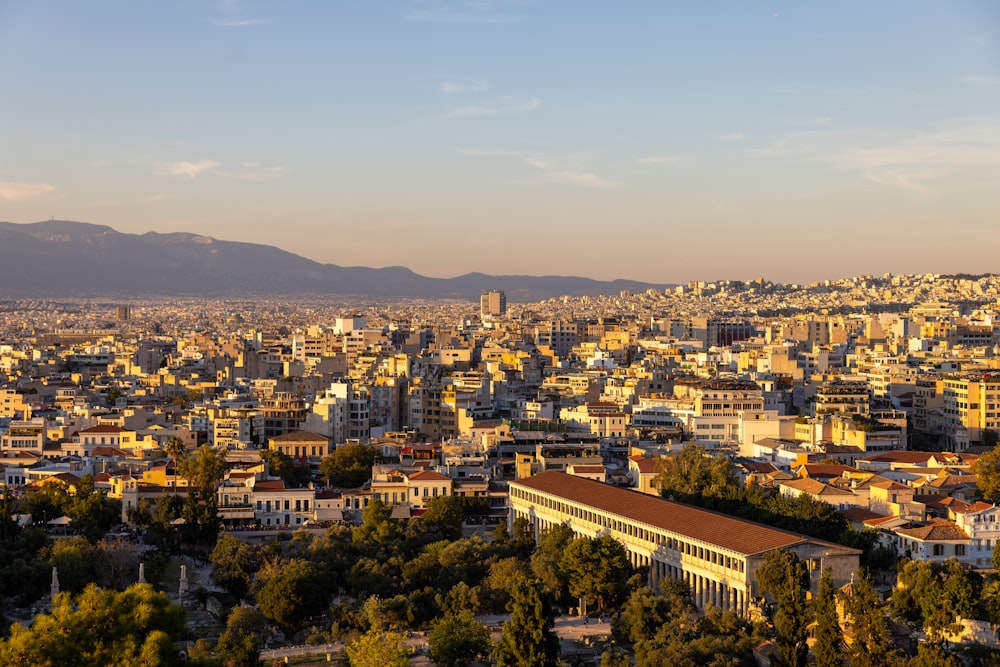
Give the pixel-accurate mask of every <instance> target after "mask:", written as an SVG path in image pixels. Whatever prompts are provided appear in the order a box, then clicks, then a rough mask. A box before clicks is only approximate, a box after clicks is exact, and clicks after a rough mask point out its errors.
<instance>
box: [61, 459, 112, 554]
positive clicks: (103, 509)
mask: <svg viewBox="0 0 1000 667" xmlns="http://www.w3.org/2000/svg"><path fill="white" fill-rule="evenodd" d="M64 509H65V511H66V514H67V515H69V517H70V518H72V519H73V527H74V528H76V529H77V530H79V531H80V532H82V533H83V535H84V536H85V537H86V538H87V539H88V540H89V541H90V542H91V543H94V542H97V540H99V539H101V537H103V536H104V535H105V534H107V532H108V531H109V530H111V528H112V526H115V525H117V524H119V523H121V518H122V505H121V501H120V500H114V499H110V498H108V497H107V496H106V495H105V493H104V491H103V490H98V489H95V488H94V478H93V477H92V476H91V475H89V474H87V475H84V476H83V477H81V478H80V482H79V483H78V484H77V486H76V494H75V495H74V496H73V497H72V499H70V501H69V502H68V504H67V505H66V506H65V507H64Z"/></svg>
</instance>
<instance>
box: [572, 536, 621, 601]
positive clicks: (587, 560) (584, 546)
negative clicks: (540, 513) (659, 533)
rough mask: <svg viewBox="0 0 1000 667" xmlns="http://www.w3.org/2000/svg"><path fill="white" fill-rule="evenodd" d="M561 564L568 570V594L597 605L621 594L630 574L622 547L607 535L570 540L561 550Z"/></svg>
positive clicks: (618, 597)
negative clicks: (564, 548)
mask: <svg viewBox="0 0 1000 667" xmlns="http://www.w3.org/2000/svg"><path fill="white" fill-rule="evenodd" d="M562 566H563V569H564V570H565V571H566V572H567V573H568V574H569V582H568V583H569V592H570V595H572V596H574V597H578V598H584V599H585V600H587V602H588V603H596V604H597V606H598V608H600V609H603V608H604V606H605V604H606V603H608V602H611V603H615V602H617V601H619V600H621V599H623V598H624V596H625V594H626V592H627V590H628V586H627V582H628V578H629V577H630V576H631V575H632V565H631V563H630V562H629V560H628V554H627V553H626V551H625V547H624V546H622V543H621V542H619V541H618V540H616V539H615V538H613V537H611V536H610V535H602V536H601V537H595V538H590V537H579V538H577V539H575V540H573V541H572V542H570V543H569V545H568V546H567V547H566V550H565V551H564V552H563V558H562Z"/></svg>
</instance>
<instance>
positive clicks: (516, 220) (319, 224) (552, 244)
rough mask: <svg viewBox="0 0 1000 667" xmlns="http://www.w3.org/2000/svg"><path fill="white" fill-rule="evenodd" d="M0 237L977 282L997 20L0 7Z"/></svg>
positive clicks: (753, 7) (996, 11)
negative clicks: (53, 233) (196, 236)
mask: <svg viewBox="0 0 1000 667" xmlns="http://www.w3.org/2000/svg"><path fill="white" fill-rule="evenodd" d="M0 127H2V132H0V220H7V221H11V222H35V221H39V220H44V219H48V218H50V217H55V218H57V219H69V220H81V221H86V222H93V223H98V224H106V225H110V226H112V227H114V228H116V229H118V230H121V231H125V232H135V233H142V232H147V231H158V232H170V231H189V232H196V233H201V234H206V235H210V236H214V237H217V238H220V239H226V240H241V241H249V242H257V243H268V244H273V245H277V246H280V247H282V248H285V249H287V250H290V251H292V252H295V253H298V254H301V255H304V256H307V257H310V258H312V259H315V260H318V261H322V262H331V263H336V264H341V265H364V266H389V265H404V266H408V267H410V268H412V269H413V270H415V271H417V272H418V273H422V274H424V275H430V276H455V275H459V274H462V273H465V272H468V271H483V272H487V273H495V274H502V273H524V274H535V275H543V274H560V275H567V274H572V275H587V276H591V277H595V278H601V279H611V278H617V277H623V278H632V279H638V280H647V281H651V282H681V281H687V280H690V279H708V280H711V279H718V278H732V279H746V278H752V277H755V276H758V275H763V276H765V277H767V278H769V279H771V280H783V281H789V282H791V281H799V282H807V281H812V280H819V279H824V278H837V277H841V276H848V275H856V274H864V273H875V274H881V273H884V272H887V271H890V272H893V273H924V272H939V273H946V272H958V271H967V272H985V271H991V272H995V271H1000V266H998V263H997V257H998V256H1000V252H998V251H1000V3H997V2H994V1H992V0H988V1H984V2H921V1H912V0H906V1H885V2H871V1H865V2H836V3H834V2H830V3H803V2H768V3H763V2H745V1H741V2H712V3H703V2H684V3H681V2H638V1H637V2H593V1H589V0H574V1H569V0H566V1H542V0H539V1H531V0H522V1H512V2H500V1H489V0H484V1H472V2H429V1H413V2H389V1H385V2H381V1H380V2H375V1H372V2H362V1H356V2H351V1H348V0H338V1H333V0H330V1H323V2H308V1H302V2H241V1H238V0H232V1H229V2H200V1H196V0H183V1H178V2H166V1H164V2H138V1H133V0H129V1H113V0H107V1H95V2H50V1H47V0H30V1H29V0H24V1H7V0H0Z"/></svg>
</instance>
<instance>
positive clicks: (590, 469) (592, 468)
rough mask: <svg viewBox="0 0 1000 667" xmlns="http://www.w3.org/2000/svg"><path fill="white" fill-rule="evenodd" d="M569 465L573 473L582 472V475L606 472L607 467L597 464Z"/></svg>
mask: <svg viewBox="0 0 1000 667" xmlns="http://www.w3.org/2000/svg"><path fill="white" fill-rule="evenodd" d="M570 467H571V468H573V472H574V473H582V474H584V475H586V474H591V473H602V474H603V473H607V469H606V468H605V467H604V466H598V465H573V466H570Z"/></svg>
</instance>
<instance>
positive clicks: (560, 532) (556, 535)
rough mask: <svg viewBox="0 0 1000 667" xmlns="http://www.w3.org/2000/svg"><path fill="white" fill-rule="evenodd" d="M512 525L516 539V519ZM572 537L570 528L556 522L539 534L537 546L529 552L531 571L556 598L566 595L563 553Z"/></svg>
mask: <svg viewBox="0 0 1000 667" xmlns="http://www.w3.org/2000/svg"><path fill="white" fill-rule="evenodd" d="M518 521H520V518H518ZM514 527H515V541H516V539H517V537H516V528H517V522H516V521H515V522H514ZM573 539H574V534H573V529H572V528H570V527H569V526H567V525H565V524H557V525H555V526H552V527H551V528H549V529H548V530H546V531H544V532H543V533H542V534H541V536H540V537H539V539H538V547H537V548H536V549H535V551H534V553H532V554H531V572H532V573H533V574H534V575H535V577H536V578H537V579H538V580H539V581H540V582H541V583H542V584H544V585H545V587H546V588H548V589H549V591H550V592H551V593H552V594H553V595H554V596H555V597H556V600H561V599H563V598H564V597H566V595H567V587H568V585H569V573H568V572H566V568H565V567H564V564H563V554H564V553H565V551H566V547H567V546H569V544H570V543H571V542H572V541H573Z"/></svg>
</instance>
